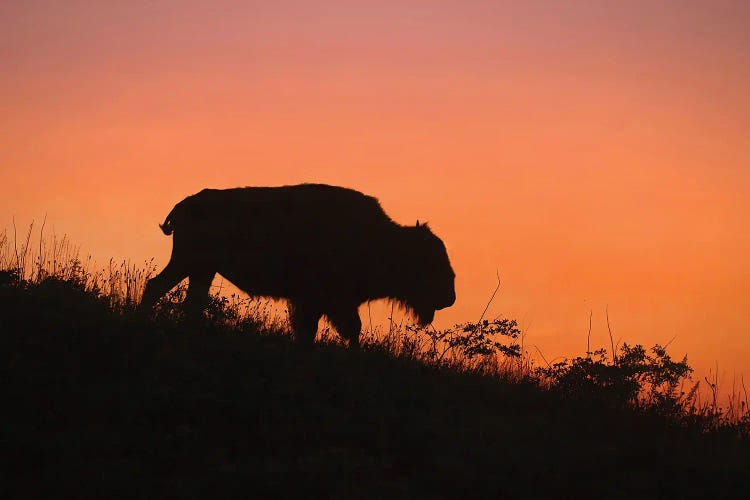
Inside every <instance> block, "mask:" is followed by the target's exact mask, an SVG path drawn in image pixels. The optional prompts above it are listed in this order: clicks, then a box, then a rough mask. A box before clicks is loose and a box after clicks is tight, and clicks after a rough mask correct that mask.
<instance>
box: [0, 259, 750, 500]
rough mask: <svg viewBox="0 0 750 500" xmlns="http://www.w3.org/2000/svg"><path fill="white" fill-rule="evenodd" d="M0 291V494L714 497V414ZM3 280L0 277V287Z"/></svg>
mask: <svg viewBox="0 0 750 500" xmlns="http://www.w3.org/2000/svg"><path fill="white" fill-rule="evenodd" d="M5 276H6V279H5V281H4V284H0V330H1V331H0V353H1V358H0V370H2V387H3V390H2V400H3V405H2V406H3V407H4V409H3V417H2V431H1V434H0V442H2V450H3V451H2V459H3V471H4V472H3V474H4V476H5V477H4V478H3V481H2V486H0V488H1V489H2V491H0V494H2V497H3V498H10V495H11V494H12V493H14V492H15V493H16V494H18V493H19V492H21V493H22V496H23V497H31V496H38V495H45V496H54V497H76V498H82V497H102V498H106V497H187V498H204V497H218V498H222V497H233V496H241V497H253V496H256V497H259V498H264V497H290V496H300V495H304V496H306V497H324V498H458V497H478V498H532V497H538V496H540V495H545V496H552V495H560V496H562V497H563V498H571V497H574V496H575V497H594V496H596V497H602V498H604V497H609V498H633V497H661V498H710V497H713V498H728V497H737V498H739V497H743V498H744V494H746V492H747V488H746V485H747V471H748V470H750V440H748V439H747V438H746V437H742V436H740V435H738V433H737V432H735V430H734V429H732V428H731V427H726V428H720V429H716V430H712V431H710V432H706V431H705V429H704V428H703V427H702V426H700V425H691V424H690V422H689V421H686V420H675V419H672V418H666V417H664V416H662V415H659V414H657V413H656V412H650V411H644V410H642V409H637V408H627V407H625V408H623V407H615V406H613V405H611V404H609V403H608V402H607V401H606V400H604V399H602V400H599V399H597V398H595V397H592V398H570V397H568V395H567V393H565V392H563V391H561V390H556V389H555V388H554V387H551V388H550V387H547V388H545V387H543V386H540V384H539V383H537V382H534V381H533V380H511V379H503V377H501V376H497V375H495V376H492V375H488V374H482V373H479V372H478V371H472V370H461V369H458V368H456V367H450V366H440V365H435V364H432V365H431V364H429V363H424V362H420V361H419V360H417V359H415V358H414V357H409V356H405V355H402V356H398V355H394V354H393V353H391V352H389V351H388V349H385V348H383V347H382V346H379V345H378V344H377V343H372V344H369V345H368V346H365V348H363V349H362V350H360V351H351V350H348V349H346V348H344V347H342V346H340V345H335V344H332V343H320V344H318V345H317V346H316V347H315V348H314V349H312V350H301V349H298V348H296V347H295V345H294V344H293V343H292V342H291V341H290V339H289V338H288V336H286V335H284V334H283V333H267V332H265V333H262V332H260V331H258V330H253V329H252V328H248V327H246V328H243V329H241V330H240V329H237V328H234V329H230V328H225V327H222V326H221V325H220V324H219V323H217V322H214V321H210V320H208V319H207V320H206V323H205V324H203V325H189V324H185V323H183V322H181V321H179V318H177V319H175V318H170V317H167V316H162V317H157V318H156V319H139V318H137V317H135V316H133V315H132V314H129V313H123V312H118V311H113V310H112V308H111V304H108V303H107V302H106V301H104V300H102V298H101V296H99V295H97V294H96V293H92V292H91V291H88V290H85V289H84V287H82V286H79V285H78V284H76V283H75V282H70V281H64V280H58V279H47V280H42V281H41V282H38V283H34V284H30V283H26V284H23V283H18V282H17V281H13V280H12V279H8V274H7V273H6V275H5ZM0 281H3V280H0Z"/></svg>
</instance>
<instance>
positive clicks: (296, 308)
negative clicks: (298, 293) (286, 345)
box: [289, 301, 322, 347]
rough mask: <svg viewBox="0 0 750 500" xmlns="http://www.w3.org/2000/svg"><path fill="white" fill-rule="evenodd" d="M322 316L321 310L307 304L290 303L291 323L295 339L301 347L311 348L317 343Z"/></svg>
mask: <svg viewBox="0 0 750 500" xmlns="http://www.w3.org/2000/svg"><path fill="white" fill-rule="evenodd" d="M321 316H322V314H321V313H320V312H319V310H318V309H317V308H316V307H314V306H312V305H310V304H307V303H305V302H298V301H290V302H289V322H290V323H291V325H292V331H293V332H294V339H295V340H296V341H297V343H298V344H299V345H300V346H303V347H311V346H312V345H313V344H314V343H315V334H316V333H318V321H319V320H320V317H321Z"/></svg>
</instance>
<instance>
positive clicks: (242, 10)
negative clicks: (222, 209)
mask: <svg viewBox="0 0 750 500" xmlns="http://www.w3.org/2000/svg"><path fill="white" fill-rule="evenodd" d="M748 26H750V2H747V1H743V0H737V1H722V0H700V1H694V0H679V1H678V0H665V1H658V2H655V1H653V0H648V1H646V0H643V1H642V0H628V1H622V2H620V1H601V0H575V1H555V0H546V1H536V0H518V1H501V0H493V1H472V0H461V1H458V0H456V1H447V0H434V1H426V0H423V1H414V0H399V1H386V0H379V1H370V0H366V1H365V0H363V1H351V0H349V1H344V0H337V1H330V0H329V1H287V0H274V1H272V2H252V1H237V2H227V1H213V2H197V1H188V0H182V1H155V2H152V1H148V2H146V1H134V0H131V1H128V2H100V1H74V0H70V1H66V2H56V1H33V0H26V1H12V0H11V1H5V2H2V3H0V230H2V228H12V219H13V218H15V221H16V223H17V224H18V225H19V227H27V226H28V224H29V223H31V221H32V220H36V221H37V224H39V222H40V221H41V220H42V219H43V218H44V216H45V214H47V227H48V228H52V227H54V229H55V231H56V233H57V234H63V233H64V234H67V235H68V236H69V237H70V238H71V240H73V241H74V242H76V243H77V244H79V245H80V246H81V249H82V252H84V253H90V254H91V255H93V256H94V258H95V259H96V260H97V261H98V262H101V263H102V264H104V263H106V262H107V261H108V260H109V258H110V257H114V258H115V259H118V260H119V259H130V260H131V261H134V262H140V261H144V260H146V259H149V258H151V257H155V258H156V260H157V262H158V263H159V265H160V266H161V265H163V264H165V263H166V261H167V259H168V256H169V252H170V249H171V240H170V238H167V237H165V236H164V235H163V234H162V233H161V232H160V231H159V229H158V227H157V223H159V222H161V221H162V220H163V219H164V217H165V215H166V214H167V213H168V212H169V210H170V209H171V208H172V206H173V205H174V204H175V203H176V202H177V201H179V200H181V199H182V198H184V197H185V196H186V195H189V194H192V193H194V192H196V191H199V190H200V189H202V188H204V187H216V188H221V187H234V186H240V185H282V184H294V183H299V182H325V183H331V184H338V185H343V186H348V187H353V188H356V189H358V190H360V191H363V192H365V193H368V194H371V195H374V196H376V197H378V198H379V199H380V201H381V203H382V205H383V207H384V209H385V210H386V212H387V213H388V214H389V215H390V216H391V217H393V218H394V219H395V220H396V221H398V222H400V223H403V224H407V223H408V224H414V222H415V221H416V220H417V219H419V220H420V221H421V220H427V221H429V222H430V224H431V226H432V227H433V230H434V231H435V233H436V234H438V235H439V236H440V237H441V238H443V240H444V241H445V242H446V245H447V247H448V251H449V255H450V257H451V259H452V262H453V267H454V269H455V271H456V274H457V294H458V301H457V303H456V305H455V306H454V307H452V308H450V309H447V310H445V311H441V312H438V314H437V316H436V322H435V323H436V325H437V326H449V325H451V324H453V323H455V322H459V321H472V320H476V319H477V318H478V316H479V314H480V313H481V312H482V309H483V307H484V304H485V302H486V301H487V299H488V298H489V296H490V294H491V292H492V290H493V288H494V287H495V282H496V277H495V273H496V271H499V273H500V276H501V280H502V288H501V291H500V293H499V295H498V297H497V298H496V300H495V301H494V302H493V303H492V305H491V307H490V310H489V312H488V316H489V317H490V318H492V317H495V316H508V317H511V318H516V319H518V320H519V323H520V324H521V326H522V327H524V328H525V329H526V330H527V337H526V344H527V346H530V345H536V346H538V348H539V349H540V350H541V351H542V352H543V353H544V355H545V356H546V357H547V359H549V360H551V359H552V358H555V357H557V356H563V355H568V356H569V355H580V354H583V353H584V351H585V349H586V333H587V330H588V320H589V312H590V311H593V329H592V344H593V345H595V346H608V345H609V337H608V334H607V327H606V321H605V316H604V314H605V308H606V307H608V309H609V315H610V321H611V325H612V330H613V333H614V336H615V338H616V339H618V338H621V339H623V340H625V341H627V342H629V343H644V344H647V345H653V344H654V343H662V344H663V343H666V342H669V341H670V339H673V338H674V340H673V342H672V344H671V345H670V351H671V352H672V353H673V355H674V356H681V355H683V354H685V353H687V354H688V356H689V359H690V364H691V365H693V366H695V367H696V368H697V371H698V375H699V376H700V378H702V376H703V375H704V374H707V373H708V370H709V369H715V366H716V363H718V366H719V371H720V372H723V373H725V374H726V376H727V377H728V380H729V379H731V377H732V375H733V374H734V373H735V372H736V373H744V374H745V375H746V376H747V377H750V331H748V323H749V322H750V260H749V259H748V257H749V256H750V231H749V229H750V225H749V224H748V219H750V196H749V195H750V92H749V91H748V90H749V89H750V29H748ZM749 382H750V381H749Z"/></svg>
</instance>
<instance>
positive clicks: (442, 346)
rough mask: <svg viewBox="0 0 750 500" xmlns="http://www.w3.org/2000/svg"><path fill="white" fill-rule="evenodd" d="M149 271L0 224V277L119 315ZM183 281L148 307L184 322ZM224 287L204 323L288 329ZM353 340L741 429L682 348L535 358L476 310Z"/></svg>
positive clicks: (733, 392)
mask: <svg viewBox="0 0 750 500" xmlns="http://www.w3.org/2000/svg"><path fill="white" fill-rule="evenodd" d="M155 271H156V266H155V264H154V261H153V259H151V260H146V261H144V262H142V263H140V264H133V263H131V262H129V261H122V262H119V263H118V262H114V261H113V260H110V261H109V262H108V263H107V265H106V266H104V267H100V268H97V267H96V263H95V262H94V260H93V259H92V257H91V256H90V255H87V256H85V257H83V258H82V257H81V255H80V249H79V248H78V247H77V246H74V245H73V244H71V242H70V241H69V240H68V238H67V237H65V236H63V237H58V236H57V235H56V234H54V233H53V234H52V235H51V237H50V236H47V235H45V233H44V223H43V224H42V226H41V227H40V228H39V230H38V231H34V225H33V224H32V225H30V226H29V228H28V229H27V230H26V231H24V232H23V233H22V234H21V235H19V234H18V233H17V230H16V228H15V227H14V228H13V232H12V235H11V234H9V233H8V231H7V230H6V231H3V232H2V233H0V286H3V285H11V286H18V287H34V286H39V285H42V284H45V283H49V282H55V283H62V284H67V285H69V286H71V287H74V288H76V289H77V290H79V291H83V292H85V293H87V294H89V295H91V296H93V297H95V298H96V299H97V300H100V301H103V302H105V303H106V305H107V306H108V307H109V309H110V310H111V311H112V312H113V313H115V314H121V315H127V314H130V313H132V312H133V311H134V309H135V307H136V306H137V304H138V303H139V300H140V296H141V295H142V293H143V289H144V286H145V284H146V282H147V281H148V280H149V279H150V278H151V277H152V276H153V275H154V273H155ZM186 290H187V287H186V285H185V283H181V284H179V285H178V286H177V287H175V288H174V289H173V290H171V291H170V292H169V293H168V294H167V295H166V296H165V297H163V298H162V299H161V300H160V301H159V302H158V303H157V305H156V307H155V311H154V316H155V318H156V319H157V320H159V321H168V322H173V323H175V322H176V323H179V322H181V321H183V320H184V315H183V313H182V308H181V307H180V304H181V302H182V301H183V300H184V297H185V293H186ZM223 292H224V290H223V287H222V286H219V287H218V289H216V288H215V289H214V290H213V292H212V293H211V296H210V301H209V306H208V308H207V311H206V315H205V316H206V317H205V319H206V325H207V326H210V327H211V328H213V329H216V328H220V329H221V331H222V332H227V333H232V334H246V333H254V334H264V335H282V336H286V335H289V334H290V331H289V325H288V322H287V320H286V317H285V314H284V313H285V311H279V309H278V307H277V306H276V304H275V303H274V302H273V301H270V300H266V299H257V298H250V297H247V296H243V295H240V294H237V293H231V294H228V295H227V294H226V293H223ZM493 297H494V293H493ZM491 300H492V299H490V301H491ZM485 310H486V309H485ZM320 342H322V343H324V344H341V343H342V340H341V339H340V337H339V336H338V335H336V334H335V333H334V332H333V331H332V330H331V328H330V327H329V326H327V327H324V328H323V330H322V332H321V334H320ZM361 345H362V348H363V349H366V350H371V351H380V352H383V353H385V354H387V355H388V356H391V357H394V358H397V359H403V360H409V361H415V362H417V363H420V364H422V365H425V366H429V367H432V368H436V369H447V370H454V371H458V372H462V373H466V372H471V373H475V374H478V375H481V376H484V377H490V378H492V377H495V378H498V379H502V380H504V381H511V382H517V383H531V384H535V385H538V386H540V387H543V388H545V389H546V390H548V391H551V392H554V393H555V394H558V395H559V396H560V397H564V398H569V399H583V400H589V401H597V402H599V403H602V404H606V405H610V406H622V407H630V408H635V409H638V410H642V411H644V412H652V413H657V414H659V415H662V416H665V417H667V418H670V419H673V420H674V421H675V422H678V423H682V424H689V425H697V426H699V427H701V428H702V429H703V430H707V431H708V430H716V429H728V430H731V431H734V432H737V433H740V434H743V435H750V409H749V407H748V403H749V401H748V393H747V389H746V386H745V383H744V380H743V379H742V377H739V379H735V381H734V383H733V386H732V387H731V389H730V390H729V391H728V396H726V397H724V398H722V397H720V394H721V393H722V391H720V388H719V380H718V373H712V374H709V376H708V377H704V378H703V380H700V379H698V380H695V379H694V378H693V374H692V372H693V370H692V368H691V367H690V366H689V365H688V363H687V357H685V358H683V359H681V360H673V359H672V358H671V356H670V355H669V354H668V353H667V350H666V348H665V347H663V346H660V345H655V346H653V347H652V348H650V349H646V348H644V347H643V346H641V345H634V346H631V345H628V344H627V343H623V344H622V345H619V346H615V345H614V344H613V345H612V346H611V348H612V350H611V351H610V352H608V351H607V350H606V349H605V348H600V349H596V350H593V351H592V350H591V348H590V347H589V349H588V352H586V353H585V355H584V356H579V357H574V358H570V359H563V360H562V361H559V362H556V363H553V364H548V363H546V361H544V364H539V363H538V361H537V359H536V358H535V357H534V356H532V355H531V354H530V353H529V352H528V351H526V350H525V349H524V345H523V333H522V332H521V330H520V329H519V328H518V325H517V322H516V321H515V320H511V319H506V318H498V319H494V320H487V319H484V313H483V314H482V316H481V317H480V319H479V320H478V321H477V322H473V323H472V322H467V323H462V324H457V325H454V326H453V327H452V328H447V329H442V330H437V329H435V328H433V327H432V326H428V327H423V328H419V327H415V326H412V325H409V324H404V323H403V321H402V322H400V323H397V322H395V320H394V318H393V312H392V313H391V317H390V318H389V324H388V329H387V330H385V329H383V328H382V327H379V326H376V327H372V326H370V327H369V328H367V329H366V330H365V331H364V332H363V335H362V339H361Z"/></svg>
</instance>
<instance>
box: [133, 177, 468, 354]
mask: <svg viewBox="0 0 750 500" xmlns="http://www.w3.org/2000/svg"><path fill="white" fill-rule="evenodd" d="M160 227H161V228H162V231H163V232H164V234H167V235H169V234H172V235H173V247H172V257H171V259H170V261H169V263H168V264H167V266H166V268H165V269H164V270H163V271H162V272H161V273H159V274H158V275H157V276H156V277H154V278H153V279H151V280H149V282H148V283H147V285H146V289H145V291H144V294H143V300H142V302H141V308H142V310H150V309H151V307H152V306H153V305H154V304H155V303H156V301H157V300H158V299H159V297H161V296H162V295H164V294H165V293H166V292H167V291H169V289H171V288H172V287H173V286H175V285H176V284H177V283H179V282H180V281H181V280H182V279H184V278H185V277H188V278H189V286H188V293H187V298H186V310H188V311H189V312H191V313H192V314H200V313H201V312H202V310H203V308H204V307H205V305H206V301H207V299H208V290H209V287H210V285H211V281H212V280H213V278H214V275H215V274H216V273H217V272H218V273H220V274H221V275H222V276H224V277H225V278H226V279H228V280H229V281H231V282H232V283H234V284H235V285H236V286H237V287H238V288H240V289H242V290H244V291H246V292H247V293H248V294H250V295H254V296H267V297H273V298H278V299H287V300H288V302H289V311H290V319H291V324H292V329H293V330H294V333H295V336H296V338H297V340H298V341H299V342H303V343H308V344H309V343H312V342H313V340H314V338H315V333H316V330H317V325H318V320H319V319H320V317H321V316H323V315H325V316H327V317H328V319H329V320H330V322H331V323H332V324H333V326H334V327H335V328H336V330H337V331H338V332H339V334H340V335H341V336H343V337H344V338H346V339H348V340H349V341H350V345H357V344H358V341H359V334H360V330H361V328H362V323H361V321H360V318H359V313H358V311H357V309H358V307H359V305H360V304H362V303H364V302H366V301H368V300H373V299H379V298H388V299H392V300H395V301H397V302H398V303H400V304H402V305H403V306H404V307H405V308H406V309H408V310H409V311H411V312H413V314H414V315H415V316H416V319H417V320H418V321H419V322H420V323H421V324H428V323H430V322H431V321H432V319H433V317H434V314H435V310H437V309H443V308H445V307H448V306H451V305H452V304H453V303H454V302H455V299H456V293H455V289H454V278H455V274H454V273H453V269H452V268H451V265H450V262H449V260H448V255H447V253H446V250H445V245H443V242H442V241H441V240H440V238H438V237H437V236H435V235H434V234H433V233H432V231H430V229H429V228H428V227H427V226H426V225H420V224H419V223H417V225H416V226H401V225H399V224H397V223H395V222H393V221H392V220H391V219H390V218H389V217H388V216H387V215H386V214H385V212H383V209H382V208H381V207H380V204H379V203H378V201H377V200H376V199H375V198H373V197H370V196H366V195H364V194H362V193H360V192H358V191H354V190H352V189H346V188H341V187H335V186H328V185H323V184H302V185H298V186H283V187H246V188H235V189H225V190H217V189H204V190H203V191H201V192H200V193H198V194H195V195H193V196H189V197H187V198H185V199H184V200H182V201H181V202H179V203H178V204H177V205H175V207H174V209H173V210H172V211H171V212H170V213H169V215H168V216H167V218H166V219H165V220H164V223H163V224H161V225H160Z"/></svg>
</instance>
